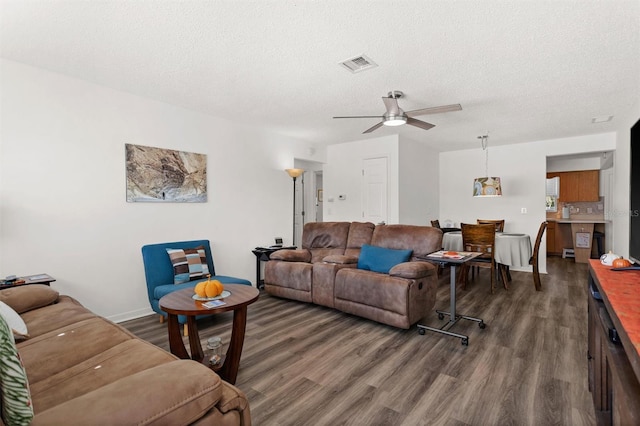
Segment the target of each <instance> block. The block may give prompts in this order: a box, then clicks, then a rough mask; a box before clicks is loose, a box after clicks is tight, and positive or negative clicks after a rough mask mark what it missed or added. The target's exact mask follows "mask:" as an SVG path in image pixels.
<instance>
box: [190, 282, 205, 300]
mask: <svg viewBox="0 0 640 426" xmlns="http://www.w3.org/2000/svg"><path fill="white" fill-rule="evenodd" d="M207 283H208V281H202V282H200V283H198V284H196V286H195V288H194V289H193V290H194V291H195V292H196V294H197V295H198V296H200V297H207V292H206V290H205V288H206V287H207Z"/></svg>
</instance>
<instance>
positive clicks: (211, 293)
mask: <svg viewBox="0 0 640 426" xmlns="http://www.w3.org/2000/svg"><path fill="white" fill-rule="evenodd" d="M220 287H222V286H221V285H220V281H218V280H213V281H209V283H208V284H207V286H206V287H205V291H206V293H207V297H216V296H217V295H219V294H220V293H222V291H221V290H220Z"/></svg>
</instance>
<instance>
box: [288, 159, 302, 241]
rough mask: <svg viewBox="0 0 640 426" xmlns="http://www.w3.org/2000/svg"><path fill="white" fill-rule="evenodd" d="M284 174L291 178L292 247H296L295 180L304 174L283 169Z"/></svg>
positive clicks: (300, 170) (295, 170)
mask: <svg viewBox="0 0 640 426" xmlns="http://www.w3.org/2000/svg"><path fill="white" fill-rule="evenodd" d="M285 172H287V173H288V174H289V176H291V177H292V178H293V239H292V241H293V245H294V246H295V245H296V179H297V178H298V176H300V175H301V174H303V173H304V170H303V169H285Z"/></svg>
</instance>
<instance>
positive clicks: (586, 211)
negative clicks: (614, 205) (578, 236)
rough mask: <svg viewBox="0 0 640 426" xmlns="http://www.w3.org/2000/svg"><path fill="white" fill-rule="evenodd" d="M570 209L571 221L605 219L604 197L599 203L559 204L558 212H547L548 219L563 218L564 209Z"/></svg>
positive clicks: (561, 202)
mask: <svg viewBox="0 0 640 426" xmlns="http://www.w3.org/2000/svg"><path fill="white" fill-rule="evenodd" d="M564 207H569V209H570V213H571V216H570V217H571V219H585V220H589V219H604V197H600V200H599V201H580V202H573V203H565V202H563V201H560V202H559V203H558V211H557V212H547V217H548V218H561V217H562V209H563V208H564Z"/></svg>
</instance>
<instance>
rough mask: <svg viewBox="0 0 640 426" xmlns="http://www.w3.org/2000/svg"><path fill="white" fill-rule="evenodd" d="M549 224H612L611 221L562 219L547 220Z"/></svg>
mask: <svg viewBox="0 0 640 426" xmlns="http://www.w3.org/2000/svg"><path fill="white" fill-rule="evenodd" d="M547 221H548V222H556V223H611V221H610V220H604V219H560V218H553V219H550V218H547Z"/></svg>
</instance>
